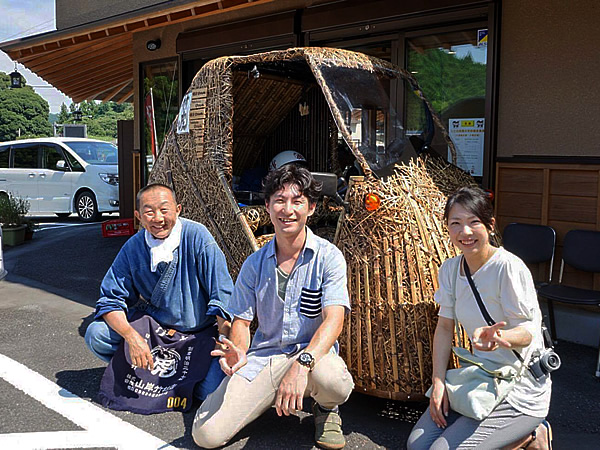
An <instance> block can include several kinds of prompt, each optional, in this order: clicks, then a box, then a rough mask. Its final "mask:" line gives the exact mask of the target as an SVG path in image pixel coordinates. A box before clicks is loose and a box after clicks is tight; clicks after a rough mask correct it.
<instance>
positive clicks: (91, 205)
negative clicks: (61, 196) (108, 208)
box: [75, 191, 98, 222]
mask: <svg viewBox="0 0 600 450" xmlns="http://www.w3.org/2000/svg"><path fill="white" fill-rule="evenodd" d="M75 206H76V209H77V215H78V216H79V219H80V220H81V221H83V222H93V221H95V220H96V219H97V218H98V204H97V203H96V197H94V194H92V193H91V192H90V191H83V192H82V193H81V194H79V195H78V196H77V201H76V202H75Z"/></svg>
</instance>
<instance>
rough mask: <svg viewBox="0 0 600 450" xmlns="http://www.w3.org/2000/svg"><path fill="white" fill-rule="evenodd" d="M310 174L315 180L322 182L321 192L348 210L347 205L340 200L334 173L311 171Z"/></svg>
mask: <svg viewBox="0 0 600 450" xmlns="http://www.w3.org/2000/svg"><path fill="white" fill-rule="evenodd" d="M311 174H312V176H313V178H314V179H315V180H316V181H318V182H320V183H322V184H323V187H322V188H321V194H323V195H326V196H327V197H329V198H332V199H334V200H335V202H336V203H337V204H338V205H341V206H343V207H344V208H346V210H348V205H347V204H346V203H345V202H344V200H342V197H340V194H338V191H337V188H338V178H337V175H336V174H335V173H327V172H311Z"/></svg>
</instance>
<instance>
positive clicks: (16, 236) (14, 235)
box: [2, 225, 27, 246]
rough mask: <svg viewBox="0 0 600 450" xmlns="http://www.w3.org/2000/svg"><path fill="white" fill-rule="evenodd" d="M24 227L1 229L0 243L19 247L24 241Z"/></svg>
mask: <svg viewBox="0 0 600 450" xmlns="http://www.w3.org/2000/svg"><path fill="white" fill-rule="evenodd" d="M25 228H27V227H26V226H25V225H19V226H18V227H11V228H4V227H3V228H2V243H3V244H4V245H10V246H14V245H20V244H22V243H23V242H24V241H25Z"/></svg>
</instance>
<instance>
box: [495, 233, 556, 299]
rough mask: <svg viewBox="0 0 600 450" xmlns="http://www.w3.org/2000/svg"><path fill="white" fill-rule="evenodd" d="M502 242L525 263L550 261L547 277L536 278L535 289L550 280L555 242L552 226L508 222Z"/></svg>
mask: <svg viewBox="0 0 600 450" xmlns="http://www.w3.org/2000/svg"><path fill="white" fill-rule="evenodd" d="M502 244H503V246H504V248H505V249H506V250H508V251H509V252H511V253H514V254H515V255H517V256H518V257H519V258H521V259H522V260H523V261H524V262H525V264H539V263H545V262H550V268H549V271H548V279H547V280H543V281H540V280H536V282H535V287H536V289H539V288H540V286H543V285H546V284H549V283H550V282H551V281H552V268H553V266H554V246H555V244H556V231H554V228H552V227H549V226H546V225H531V224H528V223H510V224H508V225H507V226H506V227H505V228H504V233H503V234H502Z"/></svg>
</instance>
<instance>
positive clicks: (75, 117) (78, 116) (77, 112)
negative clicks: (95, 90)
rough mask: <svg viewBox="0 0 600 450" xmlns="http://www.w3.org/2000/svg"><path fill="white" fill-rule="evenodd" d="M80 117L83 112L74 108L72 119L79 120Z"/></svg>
mask: <svg viewBox="0 0 600 450" xmlns="http://www.w3.org/2000/svg"><path fill="white" fill-rule="evenodd" d="M82 118H83V114H82V112H81V110H80V109H76V110H75V111H73V120H74V121H75V122H81V119H82Z"/></svg>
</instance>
